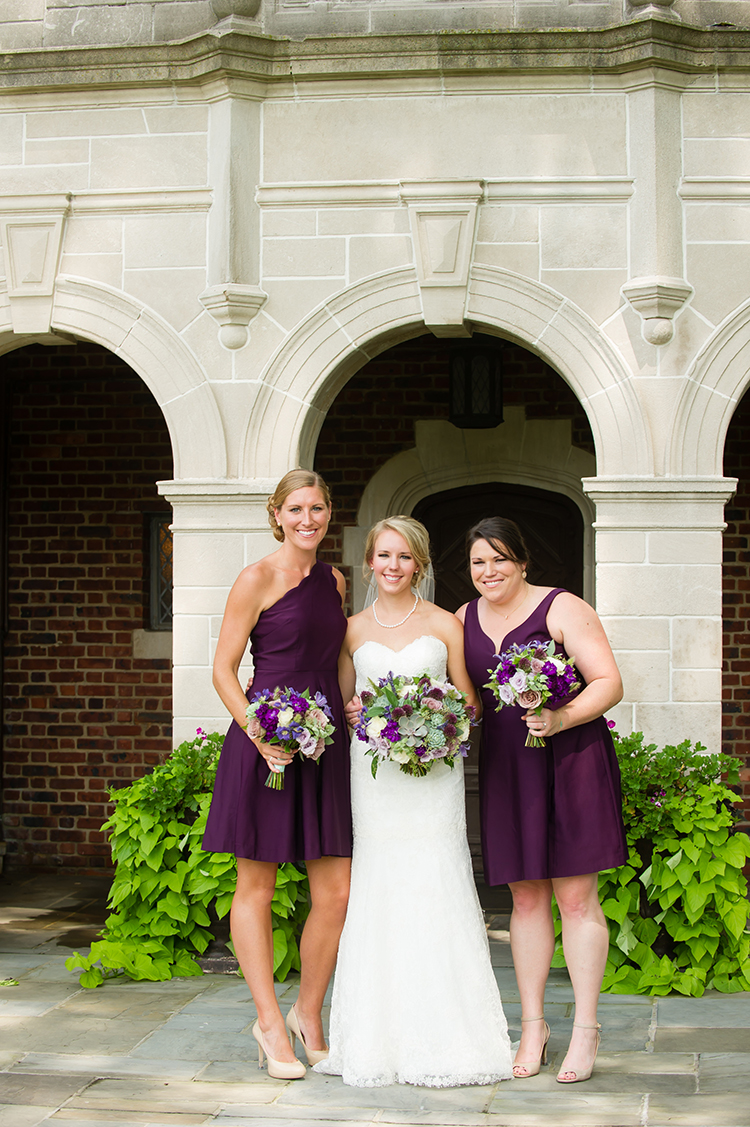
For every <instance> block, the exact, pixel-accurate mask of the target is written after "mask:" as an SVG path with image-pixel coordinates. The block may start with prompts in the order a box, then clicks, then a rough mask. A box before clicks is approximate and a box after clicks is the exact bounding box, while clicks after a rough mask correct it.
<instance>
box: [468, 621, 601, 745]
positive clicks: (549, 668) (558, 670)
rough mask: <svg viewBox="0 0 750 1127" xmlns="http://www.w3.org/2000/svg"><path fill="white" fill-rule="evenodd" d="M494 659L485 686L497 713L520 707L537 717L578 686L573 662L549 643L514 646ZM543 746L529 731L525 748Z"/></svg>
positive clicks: (539, 739) (496, 655) (543, 742)
mask: <svg viewBox="0 0 750 1127" xmlns="http://www.w3.org/2000/svg"><path fill="white" fill-rule="evenodd" d="M495 657H497V659H498V665H497V668H496V669H495V671H494V672H493V673H492V674H490V679H489V681H488V682H487V684H486V685H485V686H484V687H485V689H489V690H490V691H491V693H492V695H493V696H494V697H495V699H496V700H497V711H498V712H499V711H500V709H501V708H504V707H505V706H506V705H508V704H519V705H520V706H521V708H524V709H526V711H527V712H535V713H536V714H537V716H538V715H539V714H540V713H541V711H542V709H543V708H544V706H545V704H547V703H548V702H551V703H552V704H557V703H559V702H560V701H562V700H565V698H566V697H567V696H569V695H570V694H571V693H572V692H573V691H574V690H575V689H580V687H581V682H580V681H579V680H578V671H577V669H576V667H575V665H574V664H573V660H572V659H571V658H566V657H559V656H558V655H557V654H556V653H555V643H554V642H553V641H552V640H550V641H548V642H528V643H527V644H526V645H525V646H519V645H517V644H516V645H513V646H511V647H510V648H509V649H507V650H504V651H503V653H501V654H495ZM545 744H546V741H545V740H544V739H542V738H540V737H539V736H535V735H533V734H532V733H531V732H529V734H528V735H527V737H526V747H544V746H545Z"/></svg>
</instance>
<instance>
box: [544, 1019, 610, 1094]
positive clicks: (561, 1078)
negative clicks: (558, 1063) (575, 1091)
mask: <svg viewBox="0 0 750 1127" xmlns="http://www.w3.org/2000/svg"><path fill="white" fill-rule="evenodd" d="M573 1025H574V1027H575V1026H577V1027H578V1028H579V1029H595V1030H596V1048H595V1049H594V1059H593V1060H592V1062H591V1068H590V1069H589V1070H588V1072H581V1073H578V1072H575V1071H574V1070H573V1069H572V1068H566V1069H565V1071H564V1072H560V1073H558V1075H557V1076H556V1077H555V1079H556V1080H557V1083H558V1084H580V1083H582V1082H583V1081H584V1080H590V1079H591V1073H592V1072H593V1071H594V1065H595V1064H596V1054H597V1053H598V1052H599V1043H600V1041H601V1039H602V1027H601V1025H600V1024H599V1022H598V1021H597V1022H596V1024H595V1025H585V1024H584V1023H583V1022H582V1021H574V1022H573Z"/></svg>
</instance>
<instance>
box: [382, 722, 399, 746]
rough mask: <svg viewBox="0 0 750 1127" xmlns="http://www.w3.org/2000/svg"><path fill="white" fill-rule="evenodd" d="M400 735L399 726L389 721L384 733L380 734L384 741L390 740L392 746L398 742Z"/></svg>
mask: <svg viewBox="0 0 750 1127" xmlns="http://www.w3.org/2000/svg"><path fill="white" fill-rule="evenodd" d="M400 734H401V733H400V732H399V730H398V724H397V723H396V721H395V720H389V721H388V723H387V724H386V726H385V728H383V731H382V732H381V733H380V735H381V737H382V739H385V740H390V742H391V743H392V744H395V743H397V742H398V738H399V736H400Z"/></svg>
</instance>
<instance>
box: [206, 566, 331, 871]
mask: <svg viewBox="0 0 750 1127" xmlns="http://www.w3.org/2000/svg"><path fill="white" fill-rule="evenodd" d="M345 634H346V617H345V615H344V612H343V610H342V607H341V597H340V596H339V593H338V590H337V589H336V579H335V576H334V574H333V568H332V567H331V566H330V565H329V564H326V563H321V562H320V561H318V562H316V563H315V564H313V567H312V570H311V572H310V574H309V575H307V576H305V578H304V579H303V580H302V582H301V583H299V584H298V585H297V586H296V587H292V589H291V590H290V591H287V593H286V594H285V595H283V596H282V597H281V598H280V599H279V600H278V602H275V603H274V604H273V605H272V606H270V607H269V608H268V610H264V611H262V612H261V614H260V616H259V617H258V621H257V623H256V624H255V627H254V629H253V631H252V633H251V635H250V642H251V645H252V652H253V667H254V669H253V684H252V688H251V689H250V690H248V693H247V699H248V700H250V699H251V698H252V697H253V696H254V694H255V693H257V692H261V691H262V690H263V689H275V688H276V687H277V686H279V687H286V686H289V687H290V688H296V689H300V690H302V689H309V690H310V692H311V693H316V692H320V693H323V695H324V696H325V698H326V699H327V701H328V704H329V706H330V708H331V711H332V713H333V722H334V724H335V725H336V731H335V732H334V735H333V743H331V744H329V745H328V746H327V747H326V749H325V751H324V752H323V754H322V755H321V757H320V759H319V760H318V761H317V762H315V761H313V760H312V759H305V758H304V756H301V755H295V757H294V759H293V760H292V762H291V763H290V764H289V766H288V767H287V768H286V769H285V771H284V789H283V790H280V791H278V790H272V789H269V788H268V787H267V786H266V785H265V783H266V779H267V778H268V772H269V767H268V764H267V763H266V760H265V759H264V758H263V757H262V755H260V753H259V752H258V751H257V750H256V748H255V746H254V745H253V744H252V743H251V741H250V740H249V739H248V738H247V735H246V733H245V732H244V731H243V730H242V728H240V726H239V724H238V723H237V722H236V721H233V722H232V725H231V727H230V728H229V731H228V732H227V735H226V739H225V740H224V747H223V749H222V752H221V759H220V760H219V768H218V770H217V772H216V784H215V786H214V793H213V798H212V801H211V811H210V813H209V816H208V823H207V825H206V833H205V835H204V838H203V848H204V849H209V850H211V851H212V852H213V853H235V854H236V855H237V856H238V857H249V858H252V859H253V860H255V861H275V862H281V861H303V860H305V861H306V860H311V859H314V858H316V857H350V856H351V852H352V816H351V804H350V799H349V739H348V735H347V732H348V729H347V726H346V720H345V718H344V711H343V704H342V702H341V693H340V692H339V682H338V673H337V663H338V657H339V651H340V649H341V643H342V642H343V640H344V635H345Z"/></svg>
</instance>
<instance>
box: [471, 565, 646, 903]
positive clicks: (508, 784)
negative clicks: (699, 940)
mask: <svg viewBox="0 0 750 1127" xmlns="http://www.w3.org/2000/svg"><path fill="white" fill-rule="evenodd" d="M562 590H563V589H562V588H559V587H558V588H556V589H555V590H554V591H551V592H550V593H549V595H546V596H545V598H544V599H542V601H541V603H540V604H539V606H538V607H537V608H536V609H535V610H534V611H532V613H531V614H530V615H529V617H528V618H527V619H526V621H525V622H522V623H521V625H520V626H516V627H515V628H514V629H513V630H511V631H510V633H508V634H506V636H505V638H504V639H503V641H502V645H501V649H502V650H504V649H507V648H508V646H510V645H512V644H513V643H518V644H519V645H525V644H526V643H527V642H531V641H535V640H539V641H549V638H550V633H549V630H548V629H547V613H548V611H549V608H550V606H551V605H552V602H553V600H554V599H555V598H556V597H557V596H558V595H559V594H561V593H562ZM478 607H479V600H478V599H476V600H474V602H471V603H469V605H468V607H467V608H466V619H465V622H464V649H465V652H466V667H467V669H468V672H469V676H470V677H471V679H472V681H473V682H474V684H475V685H476V686H477V689H479V690H480V692H481V695H482V704H483V706H484V711H483V718H482V743H481V748H480V752H479V801H480V816H481V833H482V856H483V858H484V878H485V880H486V882H487V884H507V883H511V882H513V881H521V880H544V879H547V878H550V877H572V876H580V875H582V874H584V873H595V872H600V871H602V870H604V869H612V868H615V867H616V866H617V865H622V864H624V862H625V861H626V860H627V857H628V848H627V842H626V839H625V829H624V826H623V822H622V799H621V794H620V769H619V767H618V764H617V756H616V755H615V749H614V744H613V743H612V737H611V735H610V733H609V729H608V728H607V723H606V721H605V719H604V717H599V718H598V719H597V720H589V721H588V722H587V723H586V724H579V725H578V726H577V727H575V728H568V729H566V730H565V731H562V732H560V733H559V734H557V735H554V736H548V737H547V742H546V747H539V748H536V747H526V746H525V742H526V735H527V733H528V728H527V727H526V723H525V721H524V720H522V719H521V717H522V716H523V715H524V710H523V709H522V708H520V707H518V706H517V705H511V706H508V707H505V708H502V709H501V710H500V711H499V712H497V711H496V708H495V705H496V701H495V698H494V697H493V696H492V693H491V692H490V690H489V689H485V688H483V686H484V685H485V684H486V682H487V681H488V680H489V675H490V673H491V672H492V671H493V670H494V669H495V667H496V666H497V660H496V658H495V646H494V644H493V642H492V639H491V638H489V637H488V636H487V634H485V632H484V630H483V629H482V627H481V626H480V624H479V615H478ZM557 652H558V653H559V654H563V653H564V651H563V648H562V646H558V647H557ZM577 691H579V692H580V690H577ZM573 695H575V694H573ZM567 699H568V700H570V699H571V698H570V697H568V698H567ZM563 703H565V702H562V701H561V702H559V703H558V704H557V705H550V706H548V707H550V708H556V707H557V708H559V707H560V705H561V704H563Z"/></svg>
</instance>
